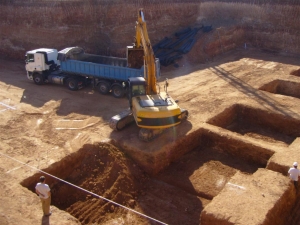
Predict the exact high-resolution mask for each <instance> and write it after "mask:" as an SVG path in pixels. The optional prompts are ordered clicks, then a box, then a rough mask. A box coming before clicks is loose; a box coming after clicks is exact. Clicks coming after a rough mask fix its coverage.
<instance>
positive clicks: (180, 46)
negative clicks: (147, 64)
mask: <svg viewBox="0 0 300 225" xmlns="http://www.w3.org/2000/svg"><path fill="white" fill-rule="evenodd" d="M200 30H202V32H209V31H211V30H212V26H202V27H197V28H191V27H188V28H185V29H183V30H181V31H178V32H176V33H175V34H174V36H173V37H165V38H164V39H162V40H161V41H160V42H158V43H157V44H156V45H154V46H153V51H154V54H155V57H156V58H159V61H160V64H161V65H163V66H168V65H170V64H172V63H174V62H175V60H177V59H180V58H182V57H183V55H184V54H186V53H188V52H189V51H190V50H191V49H192V47H193V45H194V44H195V42H196V40H197V38H196V35H197V33H198V32H199V31H200Z"/></svg>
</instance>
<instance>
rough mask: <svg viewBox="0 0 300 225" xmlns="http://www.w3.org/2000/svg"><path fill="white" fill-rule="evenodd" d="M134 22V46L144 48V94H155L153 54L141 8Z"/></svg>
mask: <svg viewBox="0 0 300 225" xmlns="http://www.w3.org/2000/svg"><path fill="white" fill-rule="evenodd" d="M136 23H137V24H136V36H135V48H137V49H139V48H142V49H143V50H144V62H145V67H146V68H145V72H146V74H145V76H146V77H145V80H146V84H147V86H146V94H148V95H149V94H157V89H156V66H155V65H156V64H155V55H154V52H153V49H152V45H151V42H150V39H149V36H148V31H147V26H146V21H145V18H144V13H143V10H142V9H140V10H139V12H138V20H137V22H136Z"/></svg>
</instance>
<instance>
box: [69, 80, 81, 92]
mask: <svg viewBox="0 0 300 225" xmlns="http://www.w3.org/2000/svg"><path fill="white" fill-rule="evenodd" d="M67 85H68V88H69V89H70V90H71V91H76V90H78V81H77V80H76V79H74V78H69V79H68V80H67Z"/></svg>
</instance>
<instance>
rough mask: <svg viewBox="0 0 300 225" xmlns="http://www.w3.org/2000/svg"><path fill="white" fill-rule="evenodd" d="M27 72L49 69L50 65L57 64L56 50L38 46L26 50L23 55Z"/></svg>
mask: <svg viewBox="0 0 300 225" xmlns="http://www.w3.org/2000/svg"><path fill="white" fill-rule="evenodd" d="M25 62H26V66H25V68H26V71H27V72H31V73H33V72H43V71H47V70H49V69H50V66H51V65H53V64H55V65H59V61H58V60H57V50H56V49H49V48H39V49H35V50H31V51H28V52H26V55H25Z"/></svg>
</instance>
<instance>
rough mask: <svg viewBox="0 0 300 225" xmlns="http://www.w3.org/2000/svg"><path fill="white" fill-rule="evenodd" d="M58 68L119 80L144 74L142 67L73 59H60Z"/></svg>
mask: <svg viewBox="0 0 300 225" xmlns="http://www.w3.org/2000/svg"><path fill="white" fill-rule="evenodd" d="M60 68H61V70H62V71H63V72H66V73H73V74H80V75H84V76H89V77H94V78H100V79H110V80H119V81H127V79H128V78H129V77H143V76H144V70H143V68H141V69H132V68H128V67H122V66H112V65H104V64H98V63H93V62H85V61H79V60H73V59H68V60H66V61H61V64H60Z"/></svg>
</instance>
